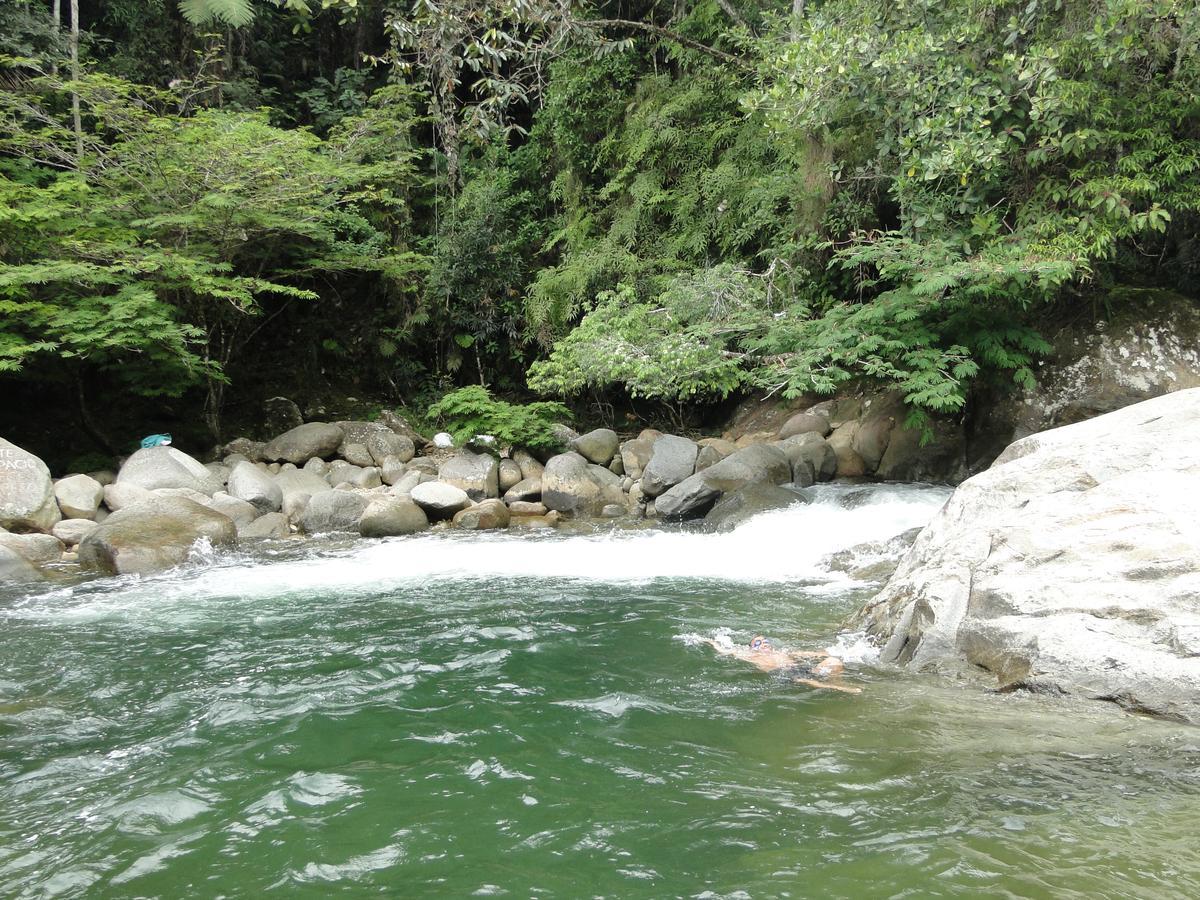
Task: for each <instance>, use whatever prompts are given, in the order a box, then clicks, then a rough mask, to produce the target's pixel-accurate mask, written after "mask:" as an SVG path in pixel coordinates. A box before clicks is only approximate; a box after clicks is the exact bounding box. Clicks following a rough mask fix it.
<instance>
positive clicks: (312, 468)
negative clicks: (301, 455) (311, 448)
mask: <svg viewBox="0 0 1200 900" xmlns="http://www.w3.org/2000/svg"><path fill="white" fill-rule="evenodd" d="M303 468H304V471H305V472H312V473H313V474H314V475H319V476H320V477H321V478H326V477H328V475H329V463H327V462H325V460H323V459H321V457H319V456H314V457H313V458H312V459H310V460H309V461H308V462H306V463H305V464H304V466H303Z"/></svg>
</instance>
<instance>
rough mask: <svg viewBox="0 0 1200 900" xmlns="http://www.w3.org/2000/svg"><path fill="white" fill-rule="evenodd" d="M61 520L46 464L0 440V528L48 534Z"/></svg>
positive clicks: (15, 446) (27, 452) (2, 439)
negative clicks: (45, 532)
mask: <svg viewBox="0 0 1200 900" xmlns="http://www.w3.org/2000/svg"><path fill="white" fill-rule="evenodd" d="M61 518H62V514H61V513H60V512H59V510H58V504H57V503H56V502H55V500H54V484H53V483H52V482H51V480H50V470H49V469H48V468H46V464H45V463H44V462H42V461H41V460H40V459H38V458H37V457H36V456H34V455H33V454H32V453H30V452H29V451H28V450H22V449H21V448H20V447H18V446H17V445H16V444H13V443H10V442H9V441H6V440H4V438H0V528H6V529H8V530H9V531H49V530H50V529H51V528H53V527H54V524H55V523H56V522H58V521H59V520H60V519H61Z"/></svg>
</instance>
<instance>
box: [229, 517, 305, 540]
mask: <svg viewBox="0 0 1200 900" xmlns="http://www.w3.org/2000/svg"><path fill="white" fill-rule="evenodd" d="M291 533H292V529H291V528H290V527H289V526H288V518H287V516H285V515H284V514H283V513H281V512H277V513H276V512H272V513H267V514H266V515H265V516H259V517H258V518H257V519H255V520H254V521H252V522H247V523H245V524H244V525H239V526H238V537H239V538H241V539H242V540H247V541H262V540H276V541H278V540H282V539H283V538H286V537H288V536H289V535H290V534H291Z"/></svg>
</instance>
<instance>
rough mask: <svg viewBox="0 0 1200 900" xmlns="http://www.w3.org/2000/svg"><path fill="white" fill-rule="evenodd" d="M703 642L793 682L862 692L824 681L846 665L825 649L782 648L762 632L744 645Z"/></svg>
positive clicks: (838, 673)
mask: <svg viewBox="0 0 1200 900" xmlns="http://www.w3.org/2000/svg"><path fill="white" fill-rule="evenodd" d="M705 643H707V644H708V645H709V646H710V647H712V648H713V649H714V650H716V651H717V652H718V653H720V654H721V655H722V656H732V657H734V658H735V659H740V660H743V661H745V662H748V663H750V664H751V665H753V666H756V667H757V668H759V669H761V670H762V671H764V672H778V673H780V674H781V675H787V676H790V677H791V679H792V681H794V682H795V683H796V684H805V685H808V686H809V687H815V688H823V689H825V690H831V691H843V692H844V693H847V694H861V693H862V688H856V687H848V686H846V685H843V684H835V683H833V682H831V681H828V680H827V679H831V678H836V677H837V676H839V675H841V674H842V672H844V671H845V670H846V667H845V666H844V665H842V661H841V660H840V659H838V658H837V657H836V656H833V655H831V654H829V653H826V652H814V651H811V650H785V649H783V648H782V647H780V646H779V645H778V644H776V643H775V642H774V641H772V640H771V639H770V638H767V637H763V636H762V635H761V634H760V635H756V636H755V637H754V639H753V640H751V641H750V643H749V644H747V645H746V646H745V647H733V646H729V645H725V644H719V643H717V642H716V641H714V640H712V639H711V638H706V639H705Z"/></svg>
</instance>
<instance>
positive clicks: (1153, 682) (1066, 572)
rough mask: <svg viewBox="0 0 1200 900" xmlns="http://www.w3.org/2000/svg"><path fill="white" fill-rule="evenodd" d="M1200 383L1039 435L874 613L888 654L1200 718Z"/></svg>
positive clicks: (932, 531) (978, 482)
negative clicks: (1199, 503)
mask: <svg viewBox="0 0 1200 900" xmlns="http://www.w3.org/2000/svg"><path fill="white" fill-rule="evenodd" d="M1198 483H1200V389H1192V390H1186V391H1179V392H1177V393H1173V394H1168V395H1166V396H1163V397H1159V398H1157V399H1153V400H1148V401H1146V402H1144V403H1139V404H1137V405H1135V406H1130V407H1127V408H1126V409H1122V410H1120V411H1118V412H1114V413H1110V414H1108V415H1105V416H1101V417H1099V418H1095V419H1091V420H1090V421H1086V422H1081V423H1078V424H1074V425H1068V426H1065V427H1062V428H1058V429H1054V430H1052V431H1047V432H1043V433H1041V434H1037V435H1033V436H1031V437H1027V438H1024V439H1022V440H1019V441H1017V442H1016V443H1014V444H1012V445H1010V446H1009V448H1008V449H1007V450H1006V451H1005V452H1004V453H1003V454H1002V455H1001V456H1000V458H999V459H997V460H996V462H995V463H994V464H993V466H992V467H991V468H990V469H988V470H987V471H985V472H982V473H980V474H978V475H976V476H974V477H973V478H970V479H968V480H967V481H965V482H963V483H962V484H961V485H960V486H959V487H958V489H957V490H956V491H955V493H954V495H953V496H952V497H951V499H950V500H949V501H948V502H947V504H946V506H945V507H944V508H943V509H942V511H941V512H940V513H939V514H938V515H937V516H936V517H935V518H934V520H933V521H932V522H931V523H930V524H929V526H928V527H927V528H926V529H925V530H924V531H923V532H922V533H921V535H920V536H919V537H918V538H917V540H916V543H915V544H914V545H913V547H912V549H911V550H910V551H909V553H908V555H907V556H905V558H904V560H903V561H902V562H901V564H900V567H899V569H897V571H896V574H895V575H894V576H893V577H892V578H891V580H890V581H888V583H887V585H886V586H885V587H884V589H883V590H882V591H881V592H880V594H879V595H878V596H877V597H876V598H875V599H874V601H873V602H872V603H871V604H869V605H868V606H867V607H866V608H865V609H864V610H863V612H862V613H861V616H860V621H861V622H862V623H863V624H865V625H866V627H867V629H868V631H869V632H870V633H871V634H872V635H873V636H874V637H875V638H876V639H877V640H878V641H879V642H880V643H881V644H882V645H883V649H882V659H883V660H884V661H885V662H894V663H899V664H902V665H906V666H909V667H911V668H914V669H921V670H944V671H951V672H965V673H970V672H978V671H980V670H986V671H988V672H990V673H992V674H993V676H994V678H995V681H996V683H997V684H998V685H999V686H1000V687H1002V688H1005V689H1012V688H1026V689H1029V690H1035V691H1042V692H1046V693H1053V694H1075V695H1080V696H1083V697H1090V698H1095V699H1104V700H1111V701H1115V702H1116V703H1119V704H1120V705H1122V706H1124V707H1126V708H1128V709H1132V710H1138V711H1141V712H1150V713H1153V714H1156V715H1161V716H1166V717H1169V718H1174V719H1180V720H1184V721H1188V722H1194V723H1200V604H1198V603H1197V597H1198V596H1200V553H1198V552H1197V547H1200V517H1198V516H1197V515H1196V502H1195V498H1196V485H1197V484H1198Z"/></svg>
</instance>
